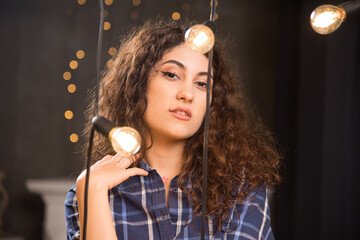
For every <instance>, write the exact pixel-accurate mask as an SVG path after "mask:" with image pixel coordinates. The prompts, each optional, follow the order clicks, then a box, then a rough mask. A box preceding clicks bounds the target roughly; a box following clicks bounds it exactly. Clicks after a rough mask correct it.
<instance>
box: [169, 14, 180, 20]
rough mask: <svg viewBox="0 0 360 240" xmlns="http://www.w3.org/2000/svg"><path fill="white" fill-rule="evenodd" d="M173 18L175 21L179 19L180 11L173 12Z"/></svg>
mask: <svg viewBox="0 0 360 240" xmlns="http://www.w3.org/2000/svg"><path fill="white" fill-rule="evenodd" d="M171 17H172V19H173V20H175V21H178V20H179V19H180V13H178V12H173V14H172V15H171Z"/></svg>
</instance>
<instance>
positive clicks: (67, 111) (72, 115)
mask: <svg viewBox="0 0 360 240" xmlns="http://www.w3.org/2000/svg"><path fill="white" fill-rule="evenodd" d="M64 116H65V118H66V119H69V120H70V119H72V118H73V117H74V113H73V112H72V111H71V110H66V111H65V113H64Z"/></svg>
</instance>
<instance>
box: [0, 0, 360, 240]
mask: <svg viewBox="0 0 360 240" xmlns="http://www.w3.org/2000/svg"><path fill="white" fill-rule="evenodd" d="M184 3H187V4H189V5H188V6H190V8H189V9H188V10H184V9H183V7H184V5H183V4H184ZM324 3H331V4H340V3H341V2H339V1H329V2H326V1H316V0H314V1H310V0H299V1H289V0H257V1H254V0H231V1H230V0H228V1H225V0H224V1H219V5H218V14H219V15H218V16H219V18H218V20H217V21H216V22H217V24H218V33H219V35H222V36H225V37H228V39H229V41H230V43H231V44H230V45H229V49H230V51H229V53H231V54H230V57H231V58H232V59H233V60H234V62H236V64H237V70H238V72H239V74H240V78H241V81H242V82H243V83H244V84H245V86H247V88H248V93H249V96H250V98H251V100H252V102H253V103H254V105H255V106H256V108H257V110H258V112H259V114H260V115H261V117H262V118H263V120H264V123H265V124H266V125H268V126H269V127H270V128H271V130H272V131H273V132H274V134H275V135H276V137H277V138H278V140H279V142H280V144H281V145H282V146H283V148H285V149H286V152H285V153H284V161H283V165H284V167H283V182H282V184H281V185H279V186H278V187H277V188H276V189H275V191H274V195H273V200H272V209H271V211H272V225H273V230H274V233H275V236H276V239H356V236H357V235H358V234H357V233H358V231H359V227H360V220H359V217H358V216H359V214H360V209H359V202H360V193H359V190H360V188H359V183H360V179H359V178H360V177H359V174H358V172H359V170H360V166H359V160H360V154H359V147H360V137H359V133H360V131H359V123H360V98H359V95H360V86H359V85H360V47H359V46H360V17H359V16H358V17H354V18H351V19H348V20H347V21H346V22H345V23H344V24H343V25H342V26H341V27H340V29H339V30H338V31H337V32H335V33H333V34H331V35H328V36H321V35H318V34H316V33H315V32H314V31H312V29H311V27H310V24H309V15H310V13H311V11H312V10H313V9H314V8H315V7H317V6H318V5H320V4H324ZM105 9H106V10H107V11H108V12H109V15H108V17H107V18H106V21H109V22H110V23H111V24H112V25H111V29H110V30H108V31H105V33H104V43H103V64H104V65H105V63H106V61H107V60H108V59H109V57H110V56H109V54H108V53H107V51H108V49H109V48H110V47H118V45H119V38H120V36H121V34H122V33H124V32H125V31H127V30H128V29H129V28H130V27H131V26H134V25H138V24H141V23H143V22H144V21H145V20H146V19H148V18H150V17H154V16H156V15H160V16H163V17H165V18H168V17H171V14H172V13H173V12H175V11H177V12H179V13H180V14H181V18H183V17H185V16H189V17H190V18H192V19H195V20H197V21H199V22H202V21H204V20H206V19H208V17H209V11H210V5H209V1H208V0H204V1H200V0H199V1H190V0H171V1H165V0H143V1H142V3H141V5H140V6H134V5H133V3H132V0H123V1H119V0H115V1H114V3H113V4H112V5H111V6H105ZM134 11H136V12H137V13H138V14H139V18H138V19H136V20H133V19H131V13H132V12H134ZM98 22H99V13H98V1H95V0H93V1H90V0H88V1H86V4H84V5H79V4H78V3H77V1H76V0H52V1H45V0H43V1H40V0H38V1H26V0H18V1H2V2H1V3H0V29H1V45H0V46H1V49H0V50H1V52H0V56H1V57H0V61H1V65H0V66H1V72H0V74H1V75H0V77H1V79H0V103H1V104H0V106H1V111H0V114H1V120H0V121H1V122H0V123H1V126H2V127H1V130H0V131H1V132H0V136H1V138H0V148H1V151H0V169H1V170H4V171H5V173H6V177H5V179H4V181H3V185H4V186H5V188H6V189H7V191H8V193H9V195H10V203H9V206H8V208H7V210H6V211H5V213H4V216H3V220H4V226H3V227H4V230H5V231H6V232H8V233H12V234H14V235H22V236H25V237H26V239H28V240H38V239H41V238H42V224H43V218H44V206H43V202H42V200H41V198H40V196H38V195H34V194H31V193H29V192H28V191H27V190H26V188H25V181H26V180H27V179H43V178H58V177H61V178H68V179H75V178H76V176H77V175H78V173H79V171H80V170H81V168H82V159H81V158H80V150H81V149H80V147H81V144H82V142H83V141H84V140H83V139H82V138H80V140H79V141H78V142H77V143H71V142H70V141H69V135H70V134H71V133H77V134H79V135H80V132H81V129H82V127H83V125H84V119H83V116H82V112H83V111H84V106H85V96H86V93H87V91H88V89H89V87H91V86H93V84H94V78H95V54H96V52H95V51H96V44H97V31H98V25H99V23H98ZM80 49H82V50H84V51H85V54H86V55H85V58H84V59H82V60H78V62H79V67H78V68H77V69H76V70H72V69H70V68H69V62H70V61H71V60H77V59H76V55H75V54H76V51H77V50H80ZM65 71H70V72H71V73H72V78H71V80H69V81H65V80H64V79H63V78H62V75H63V73H64V72H65ZM69 83H74V84H76V86H77V91H76V92H75V93H73V94H70V93H68V92H67V85H68V84H69ZM67 109H71V110H72V111H73V112H74V114H75V117H74V118H73V119H71V120H67V119H65V118H64V112H65V111H66V110H67ZM64 198H65V196H64Z"/></svg>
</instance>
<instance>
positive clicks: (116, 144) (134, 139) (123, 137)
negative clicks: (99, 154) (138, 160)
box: [109, 127, 141, 155]
mask: <svg viewBox="0 0 360 240" xmlns="http://www.w3.org/2000/svg"><path fill="white" fill-rule="evenodd" d="M109 139H110V141H111V145H112V147H113V148H114V150H115V152H120V153H123V154H127V155H132V154H135V153H137V152H138V151H139V150H140V142H141V138H140V135H139V133H138V132H137V131H136V130H135V129H133V128H131V127H116V128H113V129H112V130H111V131H110V133H109Z"/></svg>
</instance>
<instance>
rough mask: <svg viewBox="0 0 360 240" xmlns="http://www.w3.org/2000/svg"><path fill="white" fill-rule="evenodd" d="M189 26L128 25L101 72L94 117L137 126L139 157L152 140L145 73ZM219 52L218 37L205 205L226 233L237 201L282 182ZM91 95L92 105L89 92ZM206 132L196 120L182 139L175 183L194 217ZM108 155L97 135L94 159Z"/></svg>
mask: <svg viewBox="0 0 360 240" xmlns="http://www.w3.org/2000/svg"><path fill="white" fill-rule="evenodd" d="M191 25H192V24H190V23H186V24H179V23H177V22H174V21H163V20H159V19H155V20H149V21H147V22H146V23H145V24H144V25H142V26H140V27H136V28H133V29H132V30H131V31H130V33H129V34H128V35H127V36H125V37H124V38H123V39H122V41H121V46H120V48H119V50H118V53H117V54H116V55H115V56H114V57H113V59H112V60H113V65H112V67H110V68H108V69H107V70H106V71H105V73H104V74H103V77H102V80H101V84H100V97H99V115H100V116H104V117H106V118H108V119H109V120H110V121H112V122H114V123H115V124H117V125H119V126H131V127H134V128H135V129H137V130H138V131H139V133H140V135H141V136H142V146H141V152H140V159H141V158H142V157H143V156H144V153H145V151H146V146H147V145H149V143H146V142H145V137H144V136H146V135H147V134H150V131H149V127H148V126H147V124H146V122H145V121H144V117H143V116H144V113H145V111H146V109H147V99H146V90H147V86H148V78H149V74H150V72H151V69H152V68H153V67H154V66H155V64H156V63H157V62H158V61H159V60H161V58H162V56H163V55H164V54H165V53H166V52H167V51H170V50H171V49H172V48H174V47H176V46H178V45H180V44H182V43H184V34H185V31H186V30H187V29H188V27H189V26H191ZM223 49H224V48H223V47H222V46H221V43H220V41H218V40H217V41H216V44H215V46H214V57H213V71H214V83H213V89H212V93H213V95H212V96H213V99H212V103H211V110H210V111H211V113H210V131H209V139H208V142H209V152H208V171H209V172H208V176H209V177H208V191H207V202H206V205H207V216H208V217H211V218H212V219H213V220H214V222H215V223H216V225H217V230H220V231H227V230H226V229H223V228H222V226H224V225H225V224H226V221H227V219H228V215H229V212H230V209H231V208H232V206H234V204H235V202H242V201H244V200H245V199H246V198H247V197H248V196H249V195H250V193H251V192H253V191H254V190H256V189H257V187H259V186H261V185H264V184H265V185H266V186H267V187H269V186H272V185H274V184H277V183H278V182H279V180H280V176H279V171H278V168H279V159H280V157H279V153H278V152H277V150H276V142H275V141H274V138H273V137H272V135H271V133H270V131H269V130H268V129H267V128H266V127H265V126H264V124H263V123H262V122H261V121H260V119H259V117H258V116H257V115H256V114H255V113H254V111H253V110H252V109H251V107H250V104H249V102H248V101H247V98H246V96H245V94H244V92H243V90H242V89H241V88H240V85H239V83H238V81H237V79H236V77H235V74H234V73H233V71H232V70H231V69H230V66H231V64H230V63H229V62H228V61H227V60H226V57H225V53H224V50H223ZM90 99H92V103H93V101H94V94H91V95H90ZM93 105H94V104H89V107H88V109H87V111H86V118H87V120H88V121H87V122H88V124H87V126H86V127H85V129H84V134H85V135H86V136H88V134H89V132H90V129H91V125H90V122H91V118H92V117H93ZM150 135H151V134H150ZM203 136H204V126H203V125H201V127H200V128H199V130H198V131H197V132H196V133H195V134H194V135H193V136H192V137H190V138H189V139H188V140H187V143H186V147H185V150H184V159H185V161H184V163H183V166H182V171H181V173H180V175H179V180H178V182H179V187H180V188H181V190H182V191H184V192H185V193H186V194H187V195H188V197H189V200H190V204H191V207H192V209H193V213H194V214H195V215H199V214H200V213H201V205H202V204H201V194H202V178H203V173H202V151H203ZM84 152H85V151H84ZM107 154H115V152H114V151H113V150H112V148H111V145H110V143H109V141H108V140H107V139H106V138H104V137H102V136H101V135H99V134H95V138H94V145H93V153H92V163H95V162H96V161H97V160H99V159H101V158H102V157H103V156H105V155H107ZM136 164H139V163H136ZM190 179H191V180H190ZM243 183H245V184H243ZM189 184H190V186H191V187H188V186H189ZM239 186H242V188H241V191H238V188H239Z"/></svg>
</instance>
